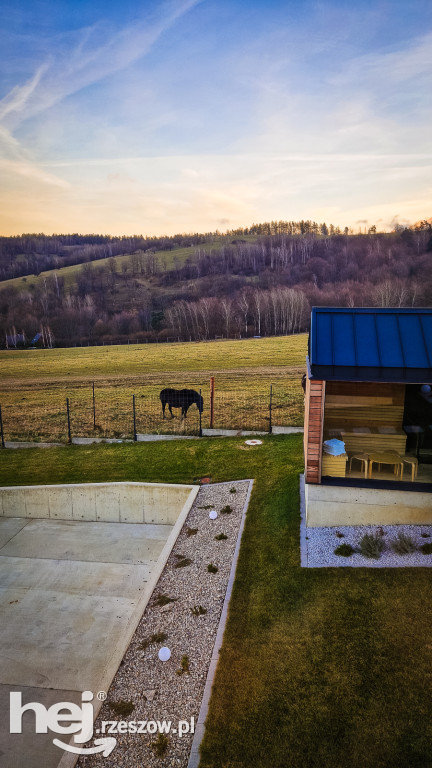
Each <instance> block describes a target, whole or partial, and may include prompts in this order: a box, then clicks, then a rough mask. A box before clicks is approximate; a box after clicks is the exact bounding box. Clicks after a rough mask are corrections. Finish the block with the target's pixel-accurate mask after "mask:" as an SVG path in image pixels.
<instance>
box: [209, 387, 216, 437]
mask: <svg viewBox="0 0 432 768" xmlns="http://www.w3.org/2000/svg"><path fill="white" fill-rule="evenodd" d="M214 382H215V380H214V376H210V429H213V420H214V389H215V385H214Z"/></svg>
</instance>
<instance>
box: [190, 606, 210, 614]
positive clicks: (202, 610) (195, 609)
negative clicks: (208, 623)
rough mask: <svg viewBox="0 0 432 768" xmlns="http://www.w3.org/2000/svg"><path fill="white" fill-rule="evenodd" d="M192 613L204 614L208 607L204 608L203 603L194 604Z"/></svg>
mask: <svg viewBox="0 0 432 768" xmlns="http://www.w3.org/2000/svg"><path fill="white" fill-rule="evenodd" d="M191 613H192V615H193V616H204V615H205V614H206V613H207V608H203V607H202V605H194V607H193V608H191Z"/></svg>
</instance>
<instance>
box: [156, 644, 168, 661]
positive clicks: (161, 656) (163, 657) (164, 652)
mask: <svg viewBox="0 0 432 768" xmlns="http://www.w3.org/2000/svg"><path fill="white" fill-rule="evenodd" d="M158 656H159V659H160V661H168V659H170V658H171V651H170V649H169V648H167V647H166V645H164V646H163V647H162V648H161V649H160V651H159V653H158Z"/></svg>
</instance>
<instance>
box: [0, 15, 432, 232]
mask: <svg viewBox="0 0 432 768" xmlns="http://www.w3.org/2000/svg"><path fill="white" fill-rule="evenodd" d="M0 71H1V77H0V235H16V234H21V233H25V232H27V233H28V232H44V233H45V234H52V233H67V232H80V233H102V234H112V235H131V234H143V235H162V234H168V235H169V234H175V233H183V232H213V231H215V230H220V231H223V232H224V231H226V230H229V229H234V228H236V227H247V226H250V225H251V224H252V223H258V222H263V221H272V220H280V219H282V220H294V221H298V220H301V219H312V220H314V221H318V222H323V221H325V222H326V223H327V224H330V223H333V224H334V225H337V226H340V227H345V226H349V227H351V228H352V229H353V230H354V231H359V229H361V230H364V229H365V228H367V227H369V226H372V225H374V224H375V225H376V226H377V228H378V230H382V231H386V230H389V229H391V228H393V227H394V226H395V224H396V223H399V224H402V225H406V224H412V223H414V222H416V221H419V220H422V219H425V218H430V217H431V216H432V3H431V2H430V0H410V2H406V1H405V2H401V0H375V1H372V0H356V2H355V3H353V2H352V0H330V1H327V0H319V1H314V2H308V1H307V0H295V1H294V0H284V1H282V0H168V2H165V1H163V2H159V1H158V0H142V2H137V0H122V2H119V0H73V2H72V1H71V0H3V3H2V15H1V19H0Z"/></svg>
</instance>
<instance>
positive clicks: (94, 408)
mask: <svg viewBox="0 0 432 768" xmlns="http://www.w3.org/2000/svg"><path fill="white" fill-rule="evenodd" d="M93 429H96V400H95V389H94V382H93Z"/></svg>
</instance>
